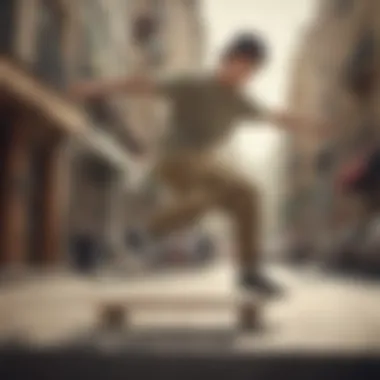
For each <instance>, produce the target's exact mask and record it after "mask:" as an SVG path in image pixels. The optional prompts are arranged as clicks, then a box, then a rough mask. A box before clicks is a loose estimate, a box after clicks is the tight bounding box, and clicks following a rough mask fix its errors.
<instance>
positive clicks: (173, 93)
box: [73, 33, 304, 296]
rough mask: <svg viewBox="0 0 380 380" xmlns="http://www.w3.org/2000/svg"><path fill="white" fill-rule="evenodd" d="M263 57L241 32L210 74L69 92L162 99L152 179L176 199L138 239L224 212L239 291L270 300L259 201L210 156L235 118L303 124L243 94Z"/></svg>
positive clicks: (274, 289)
mask: <svg viewBox="0 0 380 380" xmlns="http://www.w3.org/2000/svg"><path fill="white" fill-rule="evenodd" d="M266 60H267V49H266V46H265V44H264V42H263V41H262V39H261V38H260V37H259V36H258V35H256V34H255V33H242V34H240V35H237V36H236V37H235V38H233V39H232V41H231V43H230V44H229V45H228V46H227V47H226V49H225V50H224V52H223V54H222V56H221V58H220V62H219V65H218V67H217V68H216V70H215V71H214V72H212V73H210V74H205V75H198V76H184V77H179V78H176V79H171V80H164V81H162V80H161V81H160V80H154V79H149V78H128V79H120V80H115V81H108V82H106V83H83V84H78V85H76V86H75V87H74V89H73V94H74V96H76V98H77V99H83V100H84V99H88V98H93V99H94V98H97V97H107V96H111V95H114V94H117V93H139V94H146V95H148V94H150V95H158V96H162V97H165V98H166V99H167V100H168V101H169V102H170V104H171V106H172V118H171V124H170V128H169V129H168V133H167V134H166V136H165V138H164V139H163V141H162V146H161V148H162V149H161V154H160V155H159V157H158V158H157V162H156V165H155V170H154V174H155V175H156V176H157V178H158V179H159V180H161V181H162V183H163V184H165V185H166V186H169V187H170V188H171V189H172V190H174V192H175V193H176V195H177V196H178V199H177V202H175V204H174V205H173V206H172V207H170V208H166V209H164V210H161V211H159V212H158V213H155V214H154V215H153V216H152V217H151V218H150V219H149V220H148V221H147V223H146V226H145V229H144V233H143V234H142V235H141V236H144V239H143V240H142V242H144V244H145V242H146V244H148V243H149V242H154V241H156V239H157V238H159V237H161V236H162V235H164V234H167V233H169V232H172V231H173V230H175V229H180V228H183V227H185V226H187V225H188V224H189V223H191V222H194V220H196V218H199V217H201V216H202V215H203V214H204V213H205V212H206V211H208V210H210V209H214V208H216V209H220V210H224V211H225V212H227V213H228V214H229V216H230V217H231V218H232V219H233V221H234V227H235V228H236V237H237V239H236V240H237V247H238V254H237V256H238V257H237V262H238V266H239V278H238V280H239V284H240V285H241V286H242V287H243V290H248V291H253V292H255V293H259V294H262V295H264V296H276V295H278V294H280V293H281V290H282V289H281V287H279V286H278V285H277V284H275V283H274V282H273V281H272V280H271V279H269V278H268V277H266V276H265V275H264V274H263V273H262V272H261V271H260V266H259V264H260V259H261V257H260V244H259V243H260V236H261V231H260V228H261V226H262V220H261V214H260V208H261V202H262V201H261V199H260V196H259V194H258V191H257V190H256V189H255V188H254V187H252V185H251V184H250V183H248V182H247V181H245V180H244V179H242V178H240V177H239V176H238V174H237V173H235V172H231V171H229V170H228V169H227V168H225V167H223V165H222V164H220V163H219V162H217V161H216V160H215V159H214V158H213V154H212V153H213V152H214V148H215V147H217V146H218V145H219V144H220V143H221V142H223V141H224V139H225V138H226V137H227V136H228V135H229V133H230V132H231V131H233V129H234V125H235V123H236V122H237V121H239V120H254V121H257V120H259V121H261V120H265V121H270V122H273V123H275V124H276V125H279V126H281V127H284V128H285V129H286V130H289V131H294V132H298V131H299V130H300V128H301V127H302V126H303V124H304V123H303V122H301V119H300V118H298V117H294V116H292V115H288V114H287V113H286V112H279V113H273V112H270V111H268V110H267V109H266V108H264V107H262V106H260V105H259V104H257V103H256V102H253V101H249V100H248V99H246V97H245V96H244V95H243V94H242V92H241V89H242V87H243V86H244V85H245V84H247V82H248V81H249V80H250V78H251V77H253V76H255V75H256V74H257V73H258V71H259V70H260V69H261V68H262V67H263V65H264V63H265V62H266ZM149 244H150V243H149Z"/></svg>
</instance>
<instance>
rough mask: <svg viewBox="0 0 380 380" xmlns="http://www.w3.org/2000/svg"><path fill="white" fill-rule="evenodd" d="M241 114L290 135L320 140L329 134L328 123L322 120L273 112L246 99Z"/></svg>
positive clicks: (291, 113) (287, 112)
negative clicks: (301, 135) (307, 136)
mask: <svg viewBox="0 0 380 380" xmlns="http://www.w3.org/2000/svg"><path fill="white" fill-rule="evenodd" d="M242 112H243V115H244V116H245V118H248V119H251V120H258V121H263V122H268V123H271V124H273V125H274V126H276V127H277V128H279V129H281V130H283V131H286V132H290V133H297V134H309V135H313V136H312V137H322V138H324V137H326V135H328V134H329V133H330V132H329V129H330V128H329V125H328V123H326V122H325V121H323V120H315V119H313V118H310V117H306V116H305V115H301V114H296V113H293V112H290V111H273V110H271V109H269V108H267V107H265V106H262V105H261V104H258V103H256V102H252V101H247V100H246V99H244V100H243V102H242ZM330 130H331V129H330Z"/></svg>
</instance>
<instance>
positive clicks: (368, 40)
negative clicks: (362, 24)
mask: <svg viewBox="0 0 380 380" xmlns="http://www.w3.org/2000/svg"><path fill="white" fill-rule="evenodd" d="M375 58H376V39H375V33H374V32H373V31H372V30H367V31H365V32H364V33H363V34H362V36H361V38H360V39H359V41H358V43H357V45H356V46H355V48H354V50H353V52H352V54H351V57H350V58H349V60H348V67H347V73H346V76H347V83H348V86H349V88H350V89H351V90H352V91H353V92H354V93H355V94H356V95H358V96H360V97H362V96H367V95H369V94H370V93H371V91H372V88H373V85H374V84H375V80H374V79H375V78H374V74H375V65H376V62H375V61H376V59H375Z"/></svg>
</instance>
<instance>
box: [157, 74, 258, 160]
mask: <svg viewBox="0 0 380 380" xmlns="http://www.w3.org/2000/svg"><path fill="white" fill-rule="evenodd" d="M158 91H159V94H161V95H163V96H164V97H166V98H167V99H168V100H169V101H170V104H171V109H172V112H171V121H170V125H169V128H168V131H167V133H166V136H165V137H164V145H163V148H164V149H165V150H166V153H180V152H182V151H187V152H207V151H208V150H210V149H213V148H215V147H217V146H218V145H219V144H220V143H222V142H223V141H224V140H225V138H226V137H228V135H229V133H230V132H231V131H232V130H233V128H234V127H235V125H236V123H237V122H239V121H243V120H252V119H253V120H257V119H264V118H265V116H266V111H265V110H264V109H263V108H262V107H260V106H259V105H257V104H256V103H255V102H252V101H250V100H248V99H247V98H246V97H245V96H244V95H243V94H241V93H240V92H239V91H238V90H236V89H234V88H232V87H228V86H226V85H224V84H222V83H220V82H218V80H217V79H215V78H214V77H212V76H209V77H198V78H194V77H185V78H178V79H172V80H166V81H161V82H159V83H158Z"/></svg>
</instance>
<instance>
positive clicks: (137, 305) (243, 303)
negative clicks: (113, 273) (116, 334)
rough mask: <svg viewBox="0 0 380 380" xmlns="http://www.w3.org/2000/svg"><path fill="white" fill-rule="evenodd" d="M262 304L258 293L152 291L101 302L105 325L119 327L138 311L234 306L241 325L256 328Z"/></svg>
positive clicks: (101, 312)
mask: <svg viewBox="0 0 380 380" xmlns="http://www.w3.org/2000/svg"><path fill="white" fill-rule="evenodd" d="M262 306H263V300H262V299H260V298H259V297H257V296H254V295H252V296H249V295H243V294H237V295H231V296H220V295H212V294H210V295H207V294H199V295H195V294H193V295H164V294H153V293H150V294H139V295H133V296H132V295H127V296H119V297H108V298H106V299H104V300H103V301H102V302H101V308H100V319H101V324H102V325H103V326H104V327H106V328H111V329H118V328H122V327H126V326H127V325H128V317H129V316H130V314H131V313H133V312H134V311H157V310H158V311H159V310H170V311H180V312H186V313H190V312H191V313H195V312H199V311H216V312H218V311H223V310H228V309H232V310H235V312H236V313H237V317H238V318H237V319H238V324H239V326H240V327H241V328H244V329H255V328H256V327H257V326H258V320H259V314H260V311H261V309H262Z"/></svg>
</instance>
